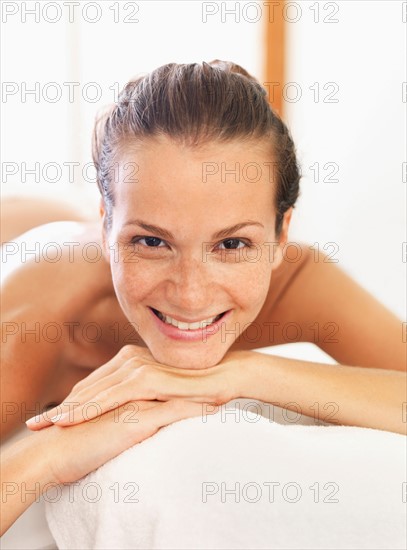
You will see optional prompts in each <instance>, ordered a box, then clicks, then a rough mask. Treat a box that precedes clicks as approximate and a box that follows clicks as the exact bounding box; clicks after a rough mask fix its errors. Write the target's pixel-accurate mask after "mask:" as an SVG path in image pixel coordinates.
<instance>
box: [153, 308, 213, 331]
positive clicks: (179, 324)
mask: <svg viewBox="0 0 407 550" xmlns="http://www.w3.org/2000/svg"><path fill="white" fill-rule="evenodd" d="M221 315H222V314H219V315H216V316H215V317H211V318H210V319H204V320H203V321H197V322H196V323H183V322H182V321H177V320H176V319H172V317H168V316H167V315H165V316H164V315H163V314H162V313H161V312H160V311H159V312H158V317H159V318H160V319H161V321H164V322H165V323H167V324H169V325H173V326H174V327H177V328H179V329H180V330H196V329H199V328H205V327H206V326H208V325H211V324H212V323H213V322H214V321H217V320H218V319H219V318H220V317H221Z"/></svg>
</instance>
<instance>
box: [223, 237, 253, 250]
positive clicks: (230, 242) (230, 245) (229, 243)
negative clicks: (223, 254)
mask: <svg viewBox="0 0 407 550" xmlns="http://www.w3.org/2000/svg"><path fill="white" fill-rule="evenodd" d="M239 243H240V244H242V246H235V245H238V244H239ZM220 244H221V245H222V244H223V245H225V249H226V250H238V249H239V248H244V247H245V246H248V244H247V243H245V242H243V241H241V240H240V239H227V240H226V241H222V242H221V243H220ZM225 249H223V250H225Z"/></svg>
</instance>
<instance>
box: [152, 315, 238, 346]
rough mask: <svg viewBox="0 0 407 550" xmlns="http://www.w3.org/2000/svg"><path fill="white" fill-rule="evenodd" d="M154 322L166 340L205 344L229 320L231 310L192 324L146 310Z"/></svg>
mask: <svg viewBox="0 0 407 550" xmlns="http://www.w3.org/2000/svg"><path fill="white" fill-rule="evenodd" d="M148 309H149V310H150V311H151V314H152V316H153V318H154V319H155V321H156V324H157V328H158V329H159V330H160V332H161V333H163V334H164V335H165V336H167V337H168V338H171V339H173V340H179V341H183V342H198V341H201V342H206V340H207V338H208V337H210V336H213V335H214V334H216V333H217V332H218V331H219V330H220V328H221V324H222V323H223V321H224V320H225V319H227V318H229V316H230V314H231V313H232V311H233V310H231V309H229V310H227V311H224V312H223V313H219V314H218V315H215V316H213V317H208V318H206V319H202V320H199V321H194V322H193V323H186V322H184V321H178V320H177V319H174V318H172V317H170V316H168V315H166V314H164V313H162V312H161V311H158V310H157V309H154V308H152V307H149V308H148Z"/></svg>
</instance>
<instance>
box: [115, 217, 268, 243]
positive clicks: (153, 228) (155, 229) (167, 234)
mask: <svg viewBox="0 0 407 550" xmlns="http://www.w3.org/2000/svg"><path fill="white" fill-rule="evenodd" d="M128 225H138V226H139V227H142V228H143V229H144V230H145V231H149V232H150V233H155V234H156V235H159V236H160V237H163V238H165V239H174V235H173V234H172V233H171V231H168V230H167V229H164V228H163V227H159V226H158V225H152V224H150V223H147V222H145V221H143V220H130V221H128V222H126V223H125V224H124V225H123V227H126V226H128ZM248 225H257V226H260V227H264V225H263V224H262V223H260V222H256V221H252V220H247V221H245V222H240V223H236V224H235V225H231V226H230V227H225V228H224V229H221V230H220V231H217V232H216V233H214V234H213V235H212V238H213V239H220V238H222V237H227V236H228V235H231V234H232V233H235V232H236V231H239V229H242V228H243V227H246V226H248Z"/></svg>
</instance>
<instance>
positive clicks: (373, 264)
mask: <svg viewBox="0 0 407 550" xmlns="http://www.w3.org/2000/svg"><path fill="white" fill-rule="evenodd" d="M2 4H3V20H4V16H5V12H4V9H5V8H4V6H5V5H6V4H7V5H8V7H7V10H12V11H13V10H14V9H15V6H17V12H16V13H15V14H10V15H8V16H6V17H7V23H6V24H3V27H2V46H3V47H2V56H3V59H2V66H3V69H2V78H3V82H6V83H7V82H8V83H11V84H9V85H8V86H9V88H7V89H8V90H10V89H11V87H14V89H15V90H17V93H15V94H14V95H8V96H7V97H5V98H4V96H3V103H2V104H1V107H2V118H3V129H2V138H3V139H2V161H3V174H2V182H3V185H2V194H10V193H13V194H15V193H19V194H21V193H23V194H24V193H29V194H33V193H34V194H47V195H51V196H55V197H61V196H64V197H65V198H66V199H71V200H76V196H77V193H76V192H77V191H78V189H80V190H81V192H82V193H84V194H85V196H86V197H87V199H86V200H85V199H84V200H83V201H82V206H83V205H86V207H87V208H95V207H96V206H95V205H96V199H97V196H98V195H97V190H96V184H95V183H92V182H90V183H89V182H87V181H86V177H85V178H84V177H83V176H82V169H83V167H84V165H86V164H87V163H89V162H90V160H91V156H90V140H91V131H92V126H93V120H94V117H95V115H96V112H97V110H98V108H99V107H101V106H103V105H105V104H106V103H110V102H111V101H113V100H114V95H113V91H112V90H111V89H109V88H110V87H111V86H112V85H115V83H118V84H119V86H120V87H121V86H122V85H123V84H124V83H125V82H126V81H127V80H128V79H129V78H130V77H131V76H133V75H135V74H137V73H139V72H145V71H149V70H151V69H153V68H154V67H156V66H158V65H161V64H163V63H168V62H193V61H198V62H200V61H210V60H211V59H213V58H220V59H229V60H233V61H236V62H237V63H239V64H241V65H242V66H244V67H245V68H246V69H247V70H249V72H252V74H254V75H257V76H258V78H259V79H260V80H264V77H263V75H262V67H263V51H262V40H263V36H262V31H263V28H264V25H263V23H264V17H267V13H268V12H267V11H266V10H265V8H264V3H263V2H258V5H259V7H260V8H261V10H262V14H263V17H262V18H261V19H260V20H259V21H258V22H257V23H253V22H251V21H252V20H253V19H254V18H255V17H254V12H253V10H252V11H246V12H244V11H243V8H244V5H246V6H248V3H245V2H241V3H240V20H238V17H237V16H236V15H233V14H230V15H225V13H224V9H223V8H222V3H220V2H218V3H214V2H212V3H211V6H209V4H207V6H209V8H210V9H213V10H218V12H217V13H216V14H214V15H213V16H210V15H208V17H207V22H206V23H203V22H202V10H203V9H205V8H203V4H202V3H201V2H197V1H193V2H188V1H178V2H174V1H171V2H168V1H162V2H158V1H149V2H143V1H142V2H137V5H138V6H139V11H138V13H135V12H134V13H132V12H133V10H132V6H133V5H134V6H135V5H136V3H135V2H128V3H127V5H128V7H127V9H126V10H125V9H124V6H125V5H126V2H121V4H120V6H119V9H120V11H119V12H118V18H119V22H115V21H114V17H115V12H114V11H113V10H112V9H111V8H112V7H113V6H114V5H115V2H113V1H109V0H105V1H103V2H99V3H98V6H99V9H100V14H99V15H100V19H99V20H98V21H97V22H96V23H90V22H88V21H87V20H86V19H91V20H95V19H97V17H98V13H97V11H96V9H95V8H92V6H90V7H88V8H87V10H86V11H85V12H84V11H83V7H84V5H86V4H90V3H89V2H82V4H81V6H80V9H79V10H78V9H76V11H75V12H74V17H73V22H70V21H69V18H68V16H69V12H68V10H67V8H65V9H64V10H63V11H62V16H61V19H60V20H59V21H58V22H56V23H50V22H48V21H47V19H48V20H53V19H55V18H56V16H57V15H58V13H57V11H56V10H54V11H53V10H52V7H51V8H49V9H48V11H47V12H44V11H43V6H44V5H46V4H52V2H48V3H41V4H40V5H41V10H42V11H41V12H40V13H39V14H37V16H33V15H29V14H27V15H26V16H25V15H24V10H23V4H25V5H26V7H33V5H34V4H35V3H34V2H8V3H7V2H2ZM93 4H96V3H93ZM223 4H224V3H223ZM316 4H318V5H319V12H320V22H319V23H316V22H314V17H315V7H314V11H312V10H311V9H310V7H311V6H315V5H316ZM328 4H331V5H335V3H333V2H331V3H327V2H319V3H316V2H308V1H303V0H301V2H297V3H295V2H294V3H291V6H292V7H291V8H290V9H289V10H288V11H287V12H286V15H287V18H288V19H289V21H288V22H287V27H288V37H287V46H288V48H289V60H288V73H287V81H289V82H295V83H296V85H297V89H298V86H300V87H301V91H302V97H301V99H300V100H299V101H297V102H295V103H293V102H291V103H290V102H286V103H285V106H286V120H287V122H288V124H289V126H290V128H291V131H292V133H293V136H294V139H295V142H296V144H297V149H298V154H299V157H300V161H301V164H302V167H303V172H304V178H303V180H302V195H301V198H300V201H299V203H298V208H297V209H296V211H295V214H294V217H293V222H292V232H291V234H290V238H291V240H305V241H307V242H309V243H310V244H312V243H315V242H317V243H319V245H320V247H321V248H322V249H323V247H324V246H325V244H326V243H328V242H335V243H337V244H338V246H339V252H338V254H337V255H336V256H335V257H336V258H338V259H339V261H340V265H341V267H343V268H345V269H346V270H347V271H348V272H349V273H350V274H351V275H352V276H353V277H354V278H355V279H356V280H358V281H359V282H360V283H361V284H362V285H363V286H364V287H365V288H367V289H368V290H370V291H371V292H372V293H373V294H374V295H375V296H377V297H378V298H379V299H380V300H381V301H382V302H383V303H384V304H385V305H387V306H388V307H389V308H390V309H392V310H393V311H394V312H395V313H396V314H397V315H399V316H400V317H402V318H404V317H405V315H406V308H405V303H406V301H405V291H404V280H405V265H406V264H404V263H402V260H401V246H402V245H401V243H402V241H405V240H407V239H406V235H405V222H406V216H405V207H404V205H405V191H404V189H405V183H403V182H402V177H401V173H402V172H401V171H402V162H405V160H406V159H405V153H404V150H403V148H404V146H405V103H403V102H402V100H401V95H402V81H403V80H404V81H405V80H407V78H406V75H405V63H406V55H405V23H403V22H402V3H401V2H399V1H385V0H376V1H374V2H365V1H357V0H356V1H355V0H354V1H352V2H349V1H346V0H339V1H337V2H336V5H337V6H338V7H339V9H338V12H337V13H336V14H333V15H332V16H331V17H330V18H331V19H335V18H336V19H339V22H338V23H330V24H329V23H324V22H323V19H324V18H327V17H328V18H329V13H330V11H332V10H331V9H330V8H329V6H328ZM13 5H14V8H13ZM10 6H11V7H10ZM225 6H226V7H227V9H231V8H233V7H234V6H235V2H227V4H226V5H224V7H225ZM298 6H299V7H300V8H301V16H300V17H299V19H298V21H296V22H295V23H294V22H292V21H293V20H295V19H296V18H297V17H298ZM109 8H110V9H109ZM209 8H208V9H209ZM222 12H223V16H222ZM116 16H117V12H116ZM125 17H128V18H130V19H138V22H137V23H125V22H123V19H124V18H125ZM36 18H37V20H38V22H36V20H35V19H36ZM35 82H38V83H39V84H38V85H37V87H39V93H40V97H39V98H38V100H37V101H36V100H35V99H34V98H33V96H32V95H28V96H27V97H26V98H25V97H24V94H23V95H22V93H21V91H22V88H23V86H24V85H25V84H24V83H26V86H27V88H33V87H34V83H35ZM51 82H55V83H56V87H54V88H52V86H51V87H48V89H47V83H51ZM64 82H65V83H66V82H75V83H79V86H77V87H75V92H74V102H73V103H71V102H70V98H69V94H68V86H66V85H65V86H64V84H63V83H64ZM92 82H94V83H96V85H97V88H98V89H100V90H101V91H102V97H101V98H100V100H98V101H96V102H92V101H90V99H91V97H90V94H91V93H92V92H94V91H96V90H97V88H95V87H94V86H90V87H89V86H88V85H89V83H92ZM316 82H317V83H318V84H319V87H320V92H321V96H320V100H319V101H318V102H314V96H313V92H312V91H311V90H310V89H309V86H311V85H313V84H314V83H316ZM327 82H335V83H337V85H338V86H339V91H338V93H336V94H335V95H334V96H333V99H339V102H338V103H324V102H323V101H322V99H323V98H324V97H326V94H327V93H328V92H329V91H330V90H323V86H324V84H325V83H327ZM13 83H14V84H13ZM3 86H4V84H3ZM58 87H59V89H60V90H62V96H61V99H60V100H59V101H56V102H55V103H52V102H50V101H49V99H47V98H49V97H51V98H52V93H53V92H55V90H56V89H58ZM86 91H87V92H88V94H89V95H88V99H87V100H85V99H84V98H83V96H82V92H83V93H85V94H86ZM287 91H288V93H289V94H292V93H293V92H294V91H295V90H294V88H293V87H291V88H290V89H289V90H287ZM47 92H48V94H49V95H48V96H47ZM44 95H45V98H44ZM85 97H86V95H85ZM289 97H291V98H292V97H293V96H292V95H289ZM24 162H26V163H27V167H28V168H32V167H33V165H34V163H35V162H38V163H40V170H41V172H42V174H41V175H40V179H39V181H38V182H36V181H35V177H34V176H33V175H29V174H28V175H27V176H26V182H22V178H23V176H24V174H23V171H22V168H23V166H22V163H24ZM52 162H54V163H58V165H59V166H60V170H61V178H60V179H59V180H58V181H56V182H55V183H51V182H48V183H47V181H46V180H47V179H48V180H49V179H52V178H53V177H54V176H55V174H56V171H55V170H53V169H52V167H50V168H49V170H48V172H46V173H45V175H46V176H47V177H44V173H43V171H44V170H45V167H46V164H47V163H52ZM69 162H78V163H80V166H79V168H78V167H76V168H75V169H74V170H75V172H74V173H75V178H74V181H73V182H72V183H70V182H69V170H68V167H67V166H66V163H69ZM327 162H334V163H336V164H337V165H338V167H339V172H338V174H337V175H336V176H334V177H337V178H338V179H339V182H338V183H329V182H327V181H325V182H324V181H319V182H318V183H317V182H314V181H313V172H312V171H311V170H310V169H309V166H311V165H314V164H315V163H319V166H320V169H321V174H320V179H323V178H324V177H326V176H327V172H326V171H324V170H323V166H324V164H325V163H327ZM4 163H15V164H14V165H10V164H8V165H5V164H4ZM64 163H65V164H64ZM7 167H8V169H13V167H14V169H15V170H16V174H14V175H9V174H7V173H5V171H4V170H5V169H6V168H7ZM87 175H88V179H89V178H90V179H91V178H92V175H93V174H92V171H91V170H89V171H88V172H87ZM85 176H86V174H85Z"/></svg>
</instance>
